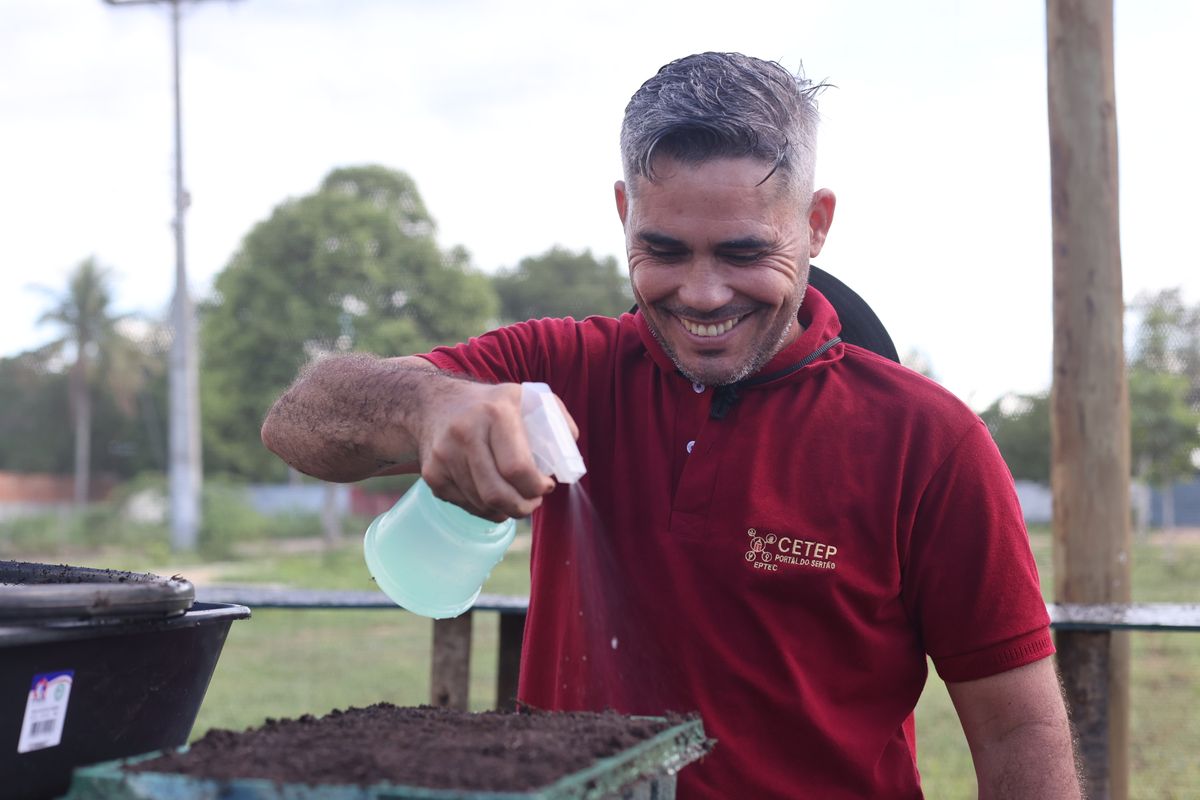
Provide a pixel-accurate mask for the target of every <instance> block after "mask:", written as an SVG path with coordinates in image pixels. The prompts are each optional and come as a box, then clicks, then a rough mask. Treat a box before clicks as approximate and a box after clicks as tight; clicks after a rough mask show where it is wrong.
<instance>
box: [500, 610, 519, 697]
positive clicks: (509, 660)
mask: <svg viewBox="0 0 1200 800" xmlns="http://www.w3.org/2000/svg"><path fill="white" fill-rule="evenodd" d="M524 642H525V615H524V614H501V615H500V648H499V653H498V654H497V656H496V708H498V709H500V710H501V711H514V710H516V707H517V679H518V678H519V677H520V674H521V645H522V644H524Z"/></svg>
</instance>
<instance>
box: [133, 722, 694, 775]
mask: <svg viewBox="0 0 1200 800" xmlns="http://www.w3.org/2000/svg"><path fill="white" fill-rule="evenodd" d="M685 719H687V718H686V717H673V718H670V717H669V718H667V719H666V721H662V720H645V719H637V718H634V717H625V716H621V715H619V714H616V713H614V712H604V713H584V712H542V711H529V710H523V711H522V712H520V713H503V712H495V711H485V712H481V713H468V712H465V711H451V710H448V709H441V708H433V707H429V706H420V707H416V708H413V707H401V706H394V705H391V704H390V703H378V704H376V705H372V706H368V707H367V708H350V709H347V710H345V711H332V712H330V713H329V714H326V715H325V716H323V717H319V718H318V717H314V716H313V715H311V714H305V715H304V716H302V717H300V718H298V719H282V720H273V719H268V720H267V721H266V723H265V724H263V725H262V726H260V727H258V728H250V729H247V730H246V731H243V732H240V733H239V732H236V731H230V730H222V729H213V730H210V731H209V732H208V733H206V734H205V735H204V736H203V737H201V738H200V739H198V740H196V741H195V742H193V743H192V745H191V747H190V748H189V749H188V750H187V752H185V753H168V754H166V755H163V756H161V757H158V758H155V759H151V760H147V761H143V762H139V763H138V764H135V765H131V766H129V767H126V769H127V770H128V771H130V772H165V773H177V774H183V775H188V776H192V777H196V778H211V779H216V780H233V779H237V778H265V779H268V780H273V781H277V782H279V783H299V784H309V785H319V784H335V785H336V784H343V785H356V786H370V785H371V784H374V783H379V782H381V781H387V782H390V783H393V784H398V785H403V786H420V787H424V788H430V789H466V790H475V791H524V790H527V789H535V788H537V787H541V786H546V785H548V784H551V783H553V782H554V781H556V780H558V779H559V778H562V777H563V776H565V775H568V774H570V773H572V772H577V771H579V770H581V769H583V768H585V767H587V766H589V765H591V764H592V763H594V762H595V761H597V760H598V759H602V758H606V757H609V756H613V755H616V754H617V753H619V752H621V751H623V750H626V749H628V748H630V747H632V746H634V745H636V744H638V743H639V742H643V741H646V740H648V739H651V738H653V737H654V736H655V734H658V733H660V732H662V731H664V730H666V729H667V728H669V727H672V726H674V725H678V724H680V723H681V722H682V721H683V720H685Z"/></svg>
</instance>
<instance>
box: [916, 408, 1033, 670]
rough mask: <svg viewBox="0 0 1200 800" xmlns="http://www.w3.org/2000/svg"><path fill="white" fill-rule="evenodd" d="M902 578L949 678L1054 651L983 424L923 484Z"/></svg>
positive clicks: (1014, 507)
mask: <svg viewBox="0 0 1200 800" xmlns="http://www.w3.org/2000/svg"><path fill="white" fill-rule="evenodd" d="M903 581H904V586H903V595H904V602H905V605H906V607H907V609H908V612H909V614H910V615H911V616H912V618H913V619H914V620H915V621H916V622H917V624H918V626H919V628H920V631H921V636H922V639H923V641H924V645H925V650H926V652H927V653H928V654H929V655H930V657H931V658H932V659H933V662H934V666H935V667H936V669H937V671H938V674H939V675H940V676H941V677H942V679H943V680H946V681H950V682H956V681H968V680H975V679H978V678H984V677H987V676H989V675H994V674H997V673H1000V672H1004V671H1006V670H1010V669H1014V668H1016V667H1020V666H1023V665H1025V664H1029V663H1032V662H1034V661H1037V660H1040V659H1042V658H1045V657H1046V656H1049V655H1051V654H1053V653H1054V644H1053V641H1052V640H1051V637H1050V627H1049V626H1050V618H1049V614H1048V613H1047V611H1046V604H1045V601H1044V600H1043V598H1042V593H1041V586H1040V582H1039V579H1038V573H1037V565H1036V563H1035V561H1034V558H1033V552H1032V550H1031V548H1030V544H1029V534H1028V531H1027V530H1026V528H1025V522H1024V518H1023V516H1022V513H1021V507H1020V503H1019V502H1018V500H1017V494H1016V488H1015V487H1014V485H1013V480H1012V475H1011V473H1010V472H1009V470H1008V467H1007V465H1006V464H1005V463H1004V461H1003V459H1002V458H1001V456H1000V453H999V451H998V450H997V449H996V446H995V443H994V442H993V441H992V438H991V436H990V435H989V434H988V432H987V429H986V427H984V425H983V423H982V422H977V423H976V424H973V425H972V426H971V427H970V428H969V429H968V430H967V432H966V433H965V434H964V435H963V437H962V438H961V440H960V441H959V442H958V444H957V445H956V446H955V447H954V448H953V450H952V451H951V452H950V454H949V455H948V456H947V457H946V458H945V460H944V461H943V462H942V463H941V465H940V466H939V467H938V468H937V470H936V471H935V472H934V473H933V475H932V477H931V479H930V480H929V482H928V484H927V485H926V486H925V488H924V491H923V492H922V495H921V498H920V501H919V504H918V507H917V513H916V518H915V521H914V526H913V531H912V536H911V539H910V543H909V548H908V553H907V559H906V563H905V565H904V575H903Z"/></svg>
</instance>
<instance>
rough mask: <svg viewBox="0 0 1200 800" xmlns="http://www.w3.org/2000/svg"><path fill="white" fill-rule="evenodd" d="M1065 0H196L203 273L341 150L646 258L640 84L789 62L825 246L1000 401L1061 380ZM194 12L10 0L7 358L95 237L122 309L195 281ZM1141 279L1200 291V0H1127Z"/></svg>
mask: <svg viewBox="0 0 1200 800" xmlns="http://www.w3.org/2000/svg"><path fill="white" fill-rule="evenodd" d="M1044 13H1045V12H1044V4H1043V2H1040V1H1038V0H962V2H952V1H951V0H910V2H904V3H897V2H893V1H892V0H875V1H874V2H845V1H841V0H830V1H829V2H825V1H824V0H788V2H758V1H756V0H741V1H740V2H737V3H730V2H728V0H722V2H700V1H698V0H690V1H689V2H645V0H640V1H638V2H633V1H630V0H608V1H607V2H604V3H587V4H584V3H572V2H562V1H561V0H559V1H558V2H552V1H551V0H541V1H538V2H534V1H533V0H505V1H504V2H499V1H496V2H484V1H483V0H477V1H474V2H472V1H470V0H233V1H227V0H204V1H203V2H196V3H188V4H186V5H185V6H184V22H183V70H182V71H183V115H184V148H183V149H184V158H185V160H184V168H185V181H186V183H187V187H188V189H189V191H190V192H191V195H192V207H191V210H190V212H189V214H188V217H187V234H188V245H187V246H188V270H189V277H190V284H191V286H192V289H193V291H194V293H196V294H197V295H203V294H205V293H206V292H207V291H208V289H209V286H210V284H211V280H212V278H213V276H214V275H215V274H216V273H217V272H219V271H220V270H221V269H222V268H223V267H224V266H225V265H226V264H227V263H228V261H229V259H230V257H231V255H232V254H233V253H234V251H235V250H236V249H237V247H238V245H239V242H240V241H241V239H242V237H243V236H244V235H245V234H246V233H247V232H248V231H249V230H250V228H251V227H252V226H253V225H254V224H255V223H257V222H259V221H261V220H263V219H265V218H266V217H267V216H268V215H269V214H270V213H271V210H272V209H273V208H274V207H275V206H276V205H278V204H279V203H280V202H282V201H284V200H285V199H287V198H289V197H294V196H298V195H302V194H306V193H308V192H311V191H313V190H314V189H315V188H316V186H317V184H318V183H319V181H320V180H321V178H322V177H323V176H324V175H325V174H326V173H328V172H329V171H330V170H331V169H333V168H335V167H338V166H343V165H351V164H364V163H378V164H383V165H386V166H389V167H392V168H396V169H400V170H403V171H405V172H408V173H409V174H410V175H412V176H413V178H414V179H415V180H416V182H417V185H418V187H419V189H420V191H421V193H422V195H423V197H424V199H425V201H426V204H427V205H428V207H429V209H430V211H431V213H432V214H433V216H434V217H435V219H436V220H437V222H438V224H439V234H438V235H439V240H440V242H441V244H442V245H443V246H449V245H455V244H460V245H463V246H465V247H466V248H467V249H468V250H469V251H470V252H471V254H472V257H473V263H474V264H475V266H477V267H478V268H480V269H482V270H484V271H488V272H490V271H493V270H495V269H496V268H498V267H501V266H511V265H514V264H515V263H516V262H517V261H519V260H520V259H521V258H522V257H524V256H527V255H535V254H538V253H542V252H544V251H545V250H547V249H549V248H550V247H551V246H553V245H555V244H559V245H563V246H566V247H570V248H573V249H583V248H589V249H591V251H592V252H593V253H595V254H597V255H600V256H604V255H615V256H617V257H618V258H619V259H620V260H621V262H622V263H624V246H623V241H622V237H621V230H620V227H619V224H618V222H617V218H616V213H615V211H614V209H613V203H612V183H613V181H614V180H615V179H616V178H617V177H619V171H620V163H619V158H618V154H617V132H618V129H619V125H620V118H621V114H622V112H623V110H624V106H625V103H626V101H627V100H628V98H629V96H630V94H632V93H633V91H634V90H636V88H637V87H638V86H639V85H640V84H641V82H642V81H643V80H645V79H646V78H647V77H649V76H650V75H651V74H653V73H654V72H655V71H656V70H657V69H658V67H659V66H661V65H662V64H663V63H665V62H667V61H670V60H672V59H674V58H676V57H678V56H681V55H685V54H687V53H691V52H698V51H702V50H739V51H742V52H746V53H749V54H752V55H756V56H760V57H763V58H770V59H775V60H778V61H780V62H781V63H783V64H784V65H786V66H788V67H789V68H792V69H795V68H797V67H799V66H800V65H801V63H803V66H804V69H805V71H806V72H807V73H808V74H809V76H810V77H813V78H817V79H825V80H828V81H829V82H831V83H833V84H835V85H836V87H837V88H835V89H831V90H829V91H827V92H826V93H825V94H824V95H823V97H822V106H821V107H822V114H823V127H822V134H821V143H820V151H819V157H818V168H817V178H818V182H819V183H820V184H821V185H824V186H828V187H830V188H832V189H834V191H835V192H836V193H837V195H838V207H837V215H836V219H835V222H834V226H833V229H832V231H831V234H830V239H829V242H828V244H827V246H826V248H825V252H824V253H823V254H822V255H821V257H820V258H819V259H817V260H816V263H817V264H819V265H820V266H822V267H824V268H825V269H827V270H829V271H831V272H833V273H834V274H836V275H838V276H839V277H841V278H842V279H843V280H845V281H846V282H847V283H849V284H850V285H851V286H852V287H854V288H855V289H857V290H858V291H859V293H860V294H862V295H863V296H864V297H865V298H866V299H867V301H868V302H869V303H870V304H871V305H872V306H873V307H874V308H875V310H876V312H877V313H878V314H879V316H880V317H881V318H882V319H883V321H884V323H885V325H886V326H887V327H888V329H889V331H890V332H891V334H892V338H893V339H894V340H895V341H896V344H897V347H898V349H899V350H900V352H901V353H902V354H903V353H905V352H907V351H910V350H918V351H921V352H922V353H924V355H925V356H926V358H927V359H928V360H929V362H930V363H931V365H932V368H933V369H934V371H935V372H936V373H937V375H938V377H939V378H940V379H941V380H942V382H943V383H944V384H946V385H947V386H948V387H949V388H950V389H951V390H953V391H954V392H955V393H957V394H958V395H959V396H960V397H962V398H963V399H964V400H966V401H967V402H968V403H970V404H971V405H972V406H974V407H976V408H982V407H984V406H986V405H987V404H988V403H989V402H990V401H991V400H993V399H994V398H995V397H997V396H999V395H1000V394H1002V393H1004V392H1005V391H1009V390H1016V391H1037V390H1041V389H1044V388H1046V387H1047V386H1048V385H1049V376H1050V348H1051V293H1050V285H1051V263H1050V256H1051V251H1050V205H1049V181H1050V178H1049V157H1048V152H1047V149H1048V148H1047V134H1046V99H1045V96H1046V93H1045V18H1044ZM169 32H170V27H169V7H168V6H167V5H166V4H159V5H139V6H128V7H124V8H115V7H112V6H109V5H106V4H105V3H103V2H101V0H0V115H2V116H0V226H2V228H0V230H2V231H3V237H2V239H0V241H2V242H3V250H2V251H0V252H2V254H3V255H2V257H0V355H12V354H15V353H17V352H20V351H22V350H25V349H28V348H30V347H33V346H36V345H37V344H39V343H41V342H43V341H45V340H47V339H49V338H51V336H52V335H53V331H52V330H51V329H50V328H48V327H42V328H39V327H37V326H36V324H35V322H36V319H37V317H38V315H39V313H40V312H41V310H42V309H43V307H44V304H45V300H44V297H43V296H42V295H40V294H38V293H36V292H34V291H31V290H30V289H29V288H27V287H28V286H29V285H30V284H32V283H37V284H41V285H46V286H50V287H52V288H55V289H61V288H63V287H64V286H65V276H66V274H67V273H68V272H69V271H70V269H71V268H72V267H73V266H75V265H76V264H78V263H79V261H81V260H82V259H84V258H86V257H87V256H89V255H94V256H96V257H97V258H98V259H99V260H100V261H101V262H102V263H103V264H105V265H107V266H110V267H111V268H112V269H113V270H114V271H115V273H116V276H117V281H116V287H117V292H118V300H117V304H116V307H117V310H119V311H143V312H147V313H162V312H164V310H165V308H166V307H167V304H168V303H169V300H170V295H171V290H172V286H173V275H174V244H173V240H172V236H171V228H170V220H171V216H172V213H173V194H172V192H173V188H172V171H173V166H172V165H173V161H172V159H173V145H172V139H171V136H172V128H171V125H172V117H171V114H172V105H171V103H172V99H171V72H170V40H169ZM1116 64H1117V113H1118V120H1119V122H1118V124H1119V141H1120V158H1121V192H1122V197H1121V239H1122V249H1123V261H1124V269H1125V275H1124V280H1125V291H1126V298H1127V299H1132V298H1133V297H1135V296H1136V295H1137V294H1138V293H1139V292H1141V291H1145V290H1158V289H1163V288H1169V287H1182V288H1183V290H1184V296H1185V299H1187V300H1188V301H1189V302H1192V303H1196V302H1200V258H1198V257H1197V255H1196V248H1195V245H1194V243H1193V241H1194V240H1193V237H1192V236H1191V234H1192V231H1193V229H1194V228H1195V227H1196V226H1197V224H1200V200H1197V187H1200V156H1198V151H1197V146H1196V142H1200V111H1198V110H1197V98H1198V96H1200V95H1198V94H1197V88H1196V85H1197V79H1198V78H1200V3H1196V2H1194V0H1154V2H1136V1H1135V0H1120V2H1117V3H1116Z"/></svg>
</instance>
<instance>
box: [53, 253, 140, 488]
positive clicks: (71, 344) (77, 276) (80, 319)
mask: <svg viewBox="0 0 1200 800" xmlns="http://www.w3.org/2000/svg"><path fill="white" fill-rule="evenodd" d="M111 280H112V273H111V270H109V269H108V268H106V267H102V266H100V265H99V264H98V263H97V262H96V259H95V258H88V259H85V260H84V261H82V262H80V264H79V265H78V266H77V267H76V268H75V270H74V272H72V273H71V275H70V276H69V278H68V284H67V288H66V291H64V292H55V291H54V290H51V289H48V288H45V287H38V288H42V290H43V291H44V292H46V293H47V294H48V295H49V296H50V307H49V308H48V309H47V310H46V311H45V312H43V314H42V315H41V317H40V319H39V321H38V322H39V324H46V323H49V324H53V325H56V326H57V327H58V328H59V329H60V332H61V336H60V337H59V338H58V339H56V340H54V341H53V342H51V343H50V344H48V345H46V346H44V347H43V348H41V350H40V352H38V353H37V354H36V356H35V357H36V358H39V359H41V360H42V362H43V363H49V362H51V361H53V360H56V359H62V360H64V361H65V362H67V363H69V364H70V367H69V368H68V373H67V397H68V401H69V407H70V418H71V425H70V427H71V434H72V438H73V441H74V458H73V463H74V474H75V485H74V499H75V503H76V505H83V504H84V503H86V502H87V497H88V489H89V487H90V485H91V469H92V433H93V432H92V422H93V412H94V402H93V397H94V393H95V391H96V389H97V388H98V387H99V386H101V385H102V386H103V388H104V389H105V390H106V392H107V394H108V396H109V397H110V398H111V399H112V400H113V401H114V402H116V404H117V405H118V407H119V408H120V409H121V410H122V411H123V412H124V413H125V415H126V416H132V415H133V413H134V406H135V403H136V398H137V395H138V392H139V391H140V390H141V388H142V385H143V383H144V380H145V375H146V371H145V370H146V358H145V354H144V353H143V352H142V351H141V350H139V348H138V347H137V345H136V344H135V343H134V342H132V341H131V340H130V339H128V338H126V337H125V336H123V335H121V333H120V331H119V330H118V323H119V322H120V321H121V320H122V319H124V318H126V315H117V314H114V313H113V311H112V288H111Z"/></svg>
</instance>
